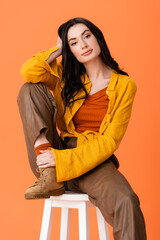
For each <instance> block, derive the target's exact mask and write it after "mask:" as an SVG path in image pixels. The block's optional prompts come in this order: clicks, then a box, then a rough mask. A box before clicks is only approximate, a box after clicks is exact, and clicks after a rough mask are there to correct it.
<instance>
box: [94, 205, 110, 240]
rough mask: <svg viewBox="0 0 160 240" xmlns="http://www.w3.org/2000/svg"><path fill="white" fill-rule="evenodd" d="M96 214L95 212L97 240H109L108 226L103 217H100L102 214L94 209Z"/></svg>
mask: <svg viewBox="0 0 160 240" xmlns="http://www.w3.org/2000/svg"><path fill="white" fill-rule="evenodd" d="M96 212H97V222H98V230H99V239H100V240H109V232H108V224H107V223H106V221H105V220H104V217H103V216H102V213H101V212H100V210H99V208H98V207H96Z"/></svg>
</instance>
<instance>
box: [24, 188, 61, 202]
mask: <svg viewBox="0 0 160 240" xmlns="http://www.w3.org/2000/svg"><path fill="white" fill-rule="evenodd" d="M63 193H65V187H62V188H59V189H55V190H54V191H50V192H47V193H27V194H25V195H24V196H25V199H40V198H50V196H59V195H62V194H63Z"/></svg>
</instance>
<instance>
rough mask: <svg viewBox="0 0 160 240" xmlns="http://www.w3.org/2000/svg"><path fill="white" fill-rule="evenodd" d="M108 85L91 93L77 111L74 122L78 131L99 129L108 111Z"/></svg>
mask: <svg viewBox="0 0 160 240" xmlns="http://www.w3.org/2000/svg"><path fill="white" fill-rule="evenodd" d="M106 90H107V87H105V88H104V89H101V90H100V91H98V92H96V93H94V94H92V95H89V96H88V97H87V98H86V99H85V101H84V103H83V105H82V106H81V107H80V109H79V110H78V111H77V112H76V113H75V115H74V117H73V122H74V125H75V128H76V131H77V132H79V133H82V132H84V131H86V130H91V131H96V132H98V131H99V127H100V125H101V122H102V120H103V118H104V116H105V114H106V113H107V109H108V101H109V99H108V96H107V95H106Z"/></svg>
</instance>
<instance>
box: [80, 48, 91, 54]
mask: <svg viewBox="0 0 160 240" xmlns="http://www.w3.org/2000/svg"><path fill="white" fill-rule="evenodd" d="M91 52H92V49H90V50H88V51H86V52H84V53H83V54H82V55H87V54H89V53H91Z"/></svg>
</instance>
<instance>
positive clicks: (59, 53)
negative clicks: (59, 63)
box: [46, 36, 62, 64]
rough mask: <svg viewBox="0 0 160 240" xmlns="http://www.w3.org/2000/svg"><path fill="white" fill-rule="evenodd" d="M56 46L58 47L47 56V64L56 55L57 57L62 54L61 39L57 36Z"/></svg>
mask: <svg viewBox="0 0 160 240" xmlns="http://www.w3.org/2000/svg"><path fill="white" fill-rule="evenodd" d="M56 46H57V47H59V49H58V50H57V51H56V52H53V53H51V55H50V56H49V58H48V59H47V60H46V61H47V62H48V64H51V63H52V62H53V61H54V60H55V59H56V58H57V57H59V56H60V55H61V54H62V40H61V38H60V37H59V36H58V39H57V44H56Z"/></svg>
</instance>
